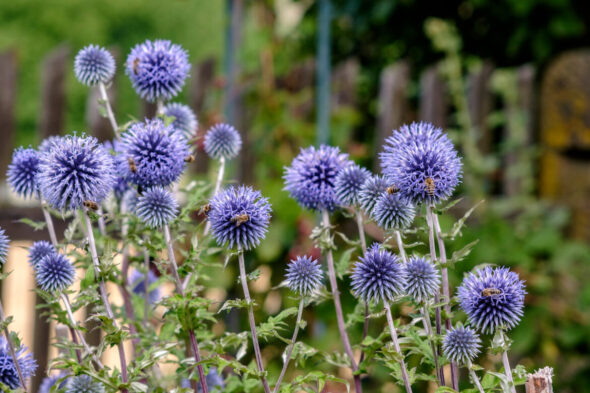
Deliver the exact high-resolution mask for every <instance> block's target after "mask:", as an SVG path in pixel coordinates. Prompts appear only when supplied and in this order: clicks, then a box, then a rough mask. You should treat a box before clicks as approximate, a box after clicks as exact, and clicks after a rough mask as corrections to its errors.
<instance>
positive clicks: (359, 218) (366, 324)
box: [356, 210, 369, 363]
mask: <svg viewBox="0 0 590 393" xmlns="http://www.w3.org/2000/svg"><path fill="white" fill-rule="evenodd" d="M356 225H357V228H358V231H359V238H360V241H361V248H362V250H363V254H366V253H367V240H366V236H365V227H364V226H363V214H362V213H361V211H360V210H357V211H356ZM367 334H369V303H365V320H364V321H363V339H362V341H365V338H367ZM364 359H365V352H364V351H362V352H361V357H360V358H359V363H361V362H362V361H363V360H364Z"/></svg>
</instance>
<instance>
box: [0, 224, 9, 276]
mask: <svg viewBox="0 0 590 393" xmlns="http://www.w3.org/2000/svg"><path fill="white" fill-rule="evenodd" d="M9 247H10V239H9V238H8V236H6V232H4V229H2V228H0V267H2V266H4V264H5V263H6V258H7V257H8V248H9Z"/></svg>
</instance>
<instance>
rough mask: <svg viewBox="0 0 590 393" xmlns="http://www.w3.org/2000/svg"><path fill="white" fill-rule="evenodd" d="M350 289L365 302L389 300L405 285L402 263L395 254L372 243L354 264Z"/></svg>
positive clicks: (400, 291) (399, 292)
mask: <svg viewBox="0 0 590 393" xmlns="http://www.w3.org/2000/svg"><path fill="white" fill-rule="evenodd" d="M351 278H352V284H351V285H352V290H353V292H354V293H355V295H356V296H358V297H360V298H361V299H362V300H364V301H365V302H369V301H371V300H374V301H376V302H379V301H383V302H390V301H392V300H393V299H394V298H395V296H397V295H400V294H402V292H403V289H404V287H405V285H406V280H405V276H404V271H403V268H402V265H401V264H400V263H399V262H398V259H397V256H395V255H394V254H393V253H391V252H389V251H387V250H384V249H382V248H380V246H379V244H378V243H374V244H373V245H372V246H371V247H370V248H369V249H368V250H367V252H366V253H365V255H364V257H361V258H360V261H359V262H357V264H356V265H355V267H354V269H353V272H352V275H351Z"/></svg>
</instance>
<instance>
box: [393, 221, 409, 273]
mask: <svg viewBox="0 0 590 393" xmlns="http://www.w3.org/2000/svg"><path fill="white" fill-rule="evenodd" d="M395 240H396V242H397V249H398V250H399V255H400V256H401V257H402V262H403V263H404V264H406V263H408V257H407V256H406V250H405V248H404V241H403V240H402V234H401V233H400V231H399V230H397V229H396V230H395Z"/></svg>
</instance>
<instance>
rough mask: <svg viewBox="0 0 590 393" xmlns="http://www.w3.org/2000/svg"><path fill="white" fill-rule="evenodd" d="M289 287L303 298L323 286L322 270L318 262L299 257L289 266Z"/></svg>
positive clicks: (307, 257)
mask: <svg viewBox="0 0 590 393" xmlns="http://www.w3.org/2000/svg"><path fill="white" fill-rule="evenodd" d="M285 277H286V278H287V285H288V286H289V288H290V289H291V290H292V291H293V292H296V293H297V294H299V295H301V296H307V295H311V294H313V293H314V292H316V291H317V290H318V289H319V287H320V286H321V285H322V268H321V266H320V264H319V263H318V261H317V260H314V259H313V258H312V257H310V256H307V255H304V256H298V257H297V258H296V259H294V260H292V261H291V263H289V265H288V266H287V274H286V275H285Z"/></svg>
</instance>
